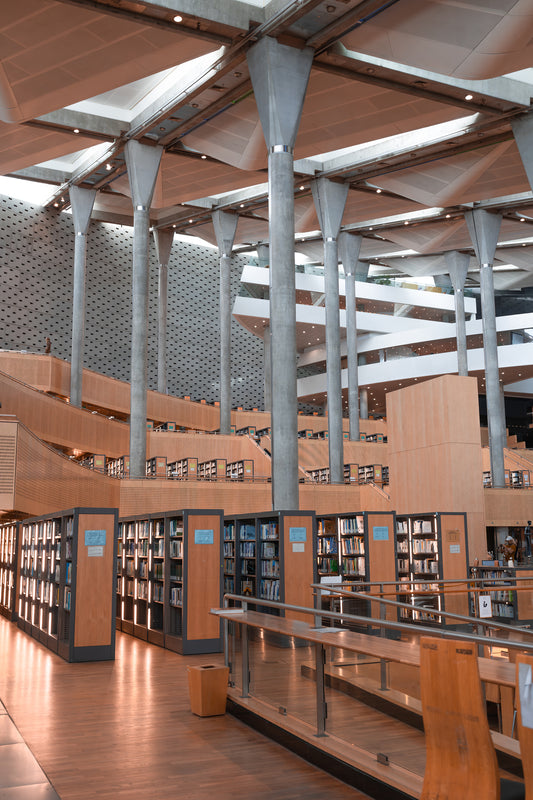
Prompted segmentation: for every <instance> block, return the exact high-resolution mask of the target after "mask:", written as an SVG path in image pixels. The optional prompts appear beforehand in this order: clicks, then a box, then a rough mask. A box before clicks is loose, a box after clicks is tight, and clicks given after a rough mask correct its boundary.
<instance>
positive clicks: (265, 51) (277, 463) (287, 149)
mask: <svg viewBox="0 0 533 800" xmlns="http://www.w3.org/2000/svg"><path fill="white" fill-rule="evenodd" d="M247 58H248V66H249V69H250V77H251V80H252V86H253V90H254V95H255V100H256V103H257V109H258V111H259V117H260V119H261V125H262V128H263V134H264V137H265V142H266V145H267V148H268V200H269V220H270V226H269V239H270V273H271V275H270V280H271V289H270V325H271V358H272V363H273V364H275V365H276V366H275V369H273V370H272V424H271V427H272V506H273V508H274V510H291V509H294V510H295V509H298V508H299V496H298V400H297V393H296V289H295V279H294V170H293V150H294V143H295V141H296V134H297V131H298V126H299V124H300V116H301V113H302V107H303V102H304V97H305V91H306V89H307V83H308V80H309V73H310V71H311V63H312V60H313V50H311V48H304V49H303V50H297V49H295V48H292V47H288V46H286V45H281V44H279V43H278V42H277V41H276V40H275V39H271V38H269V37H265V38H264V39H261V40H260V41H259V42H257V44H255V45H254V46H253V47H252V48H251V49H250V50H249V51H248V56H247Z"/></svg>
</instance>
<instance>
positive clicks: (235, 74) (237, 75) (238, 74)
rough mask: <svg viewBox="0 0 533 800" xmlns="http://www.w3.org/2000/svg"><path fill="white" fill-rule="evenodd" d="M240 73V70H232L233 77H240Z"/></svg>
mask: <svg viewBox="0 0 533 800" xmlns="http://www.w3.org/2000/svg"><path fill="white" fill-rule="evenodd" d="M241 75H242V72H234V73H233V77H234V78H240V77H241Z"/></svg>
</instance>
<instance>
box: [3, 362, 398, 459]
mask: <svg viewBox="0 0 533 800" xmlns="http://www.w3.org/2000/svg"><path fill="white" fill-rule="evenodd" d="M0 371H2V372H5V373H7V374H8V375H11V376H13V377H15V378H17V379H18V380H20V381H23V382H24V383H26V384H28V385H29V386H33V387H34V388H36V389H39V390H40V391H43V392H49V393H51V394H55V395H59V396H61V397H68V396H69V394H70V362H68V361H63V360H62V359H60V358H56V357H55V356H51V355H44V354H38V353H10V352H0ZM83 402H84V403H86V404H88V405H91V406H95V407H97V408H101V409H106V410H107V412H108V414H109V415H114V414H115V413H118V414H125V415H129V409H130V385H129V383H126V382H124V381H119V380H116V379H115V378H110V377H108V376H107V375H101V374H100V373H98V372H93V371H92V370H88V369H84V370H83ZM147 417H148V419H153V420H156V421H158V422H176V424H177V425H178V426H182V427H186V428H192V429H197V430H206V431H214V430H217V429H218V428H219V427H220V411H219V408H218V407H217V406H212V405H208V404H207V403H196V402H193V401H190V400H184V399H183V398H180V397H173V396H170V395H164V394H159V392H154V391H149V392H148V395H147ZM231 424H232V425H235V426H236V428H237V429H239V428H245V427H248V426H250V425H254V426H255V427H256V428H258V429H261V428H268V427H269V426H270V414H269V413H268V412H265V411H249V410H245V411H236V410H233V411H232V412H231ZM30 427H31V426H30ZM327 427H328V426H327V417H315V416H305V415H302V414H300V415H298V430H303V429H305V428H309V429H311V430H313V431H323V430H326V429H327ZM343 427H344V430H345V431H347V430H348V429H349V422H348V420H347V419H345V420H344V421H343ZM361 430H362V431H365V432H366V433H383V434H385V435H386V433H387V423H386V421H385V420H370V419H369V420H361ZM124 452H126V451H124ZM118 455H124V453H119V454H118Z"/></svg>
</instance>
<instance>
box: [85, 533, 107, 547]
mask: <svg viewBox="0 0 533 800" xmlns="http://www.w3.org/2000/svg"><path fill="white" fill-rule="evenodd" d="M104 545H105V531H85V546H86V547H103V546H104Z"/></svg>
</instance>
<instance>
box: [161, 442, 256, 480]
mask: <svg viewBox="0 0 533 800" xmlns="http://www.w3.org/2000/svg"><path fill="white" fill-rule="evenodd" d="M153 456H166V459H167V462H171V461H177V460H178V459H180V458H197V459H198V463H200V462H202V461H211V460H212V459H214V458H225V459H226V461H228V462H230V461H242V460H243V459H245V458H246V459H248V458H250V459H252V460H253V461H254V462H255V463H254V476H255V477H256V478H261V477H264V478H269V477H270V474H271V473H270V469H271V461H270V458H269V457H268V456H267V454H266V453H265V452H264V450H262V449H261V448H260V447H258V446H257V445H256V443H255V442H254V441H253V440H252V439H250V437H249V436H219V435H215V434H209V433H205V434H195V433H175V432H166V431H161V432H159V431H154V432H151V433H150V434H149V444H148V452H147V457H148V458H151V457H153Z"/></svg>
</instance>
